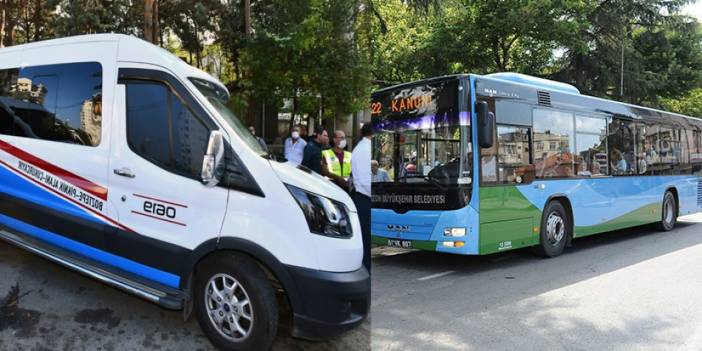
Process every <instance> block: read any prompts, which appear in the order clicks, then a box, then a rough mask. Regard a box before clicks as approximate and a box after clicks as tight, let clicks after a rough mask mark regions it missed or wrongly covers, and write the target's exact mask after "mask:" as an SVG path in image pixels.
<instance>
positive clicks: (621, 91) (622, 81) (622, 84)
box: [619, 36, 626, 97]
mask: <svg viewBox="0 0 702 351" xmlns="http://www.w3.org/2000/svg"><path fill="white" fill-rule="evenodd" d="M625 42H626V36H625V37H624V39H622V67H621V76H620V78H619V95H621V96H622V97H624V44H625Z"/></svg>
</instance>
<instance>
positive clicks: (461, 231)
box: [444, 227, 466, 237]
mask: <svg viewBox="0 0 702 351" xmlns="http://www.w3.org/2000/svg"><path fill="white" fill-rule="evenodd" d="M444 236H452V237H459V236H466V228H465V227H458V228H444Z"/></svg>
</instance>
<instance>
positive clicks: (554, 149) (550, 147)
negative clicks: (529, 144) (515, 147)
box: [534, 109, 575, 178]
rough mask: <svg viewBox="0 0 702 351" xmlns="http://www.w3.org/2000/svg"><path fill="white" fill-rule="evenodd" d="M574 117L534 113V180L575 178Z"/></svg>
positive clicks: (537, 111) (559, 113)
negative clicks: (535, 178)
mask: <svg viewBox="0 0 702 351" xmlns="http://www.w3.org/2000/svg"><path fill="white" fill-rule="evenodd" d="M573 137H574V128H573V114H572V113H569V112H563V111H556V110H546V109H535V110H534V164H535V167H536V177H537V178H568V177H574V176H575V172H574V169H573V166H574V162H573V156H574V152H573V151H574V149H575V148H574V146H575V145H574V144H575V143H574V142H573Z"/></svg>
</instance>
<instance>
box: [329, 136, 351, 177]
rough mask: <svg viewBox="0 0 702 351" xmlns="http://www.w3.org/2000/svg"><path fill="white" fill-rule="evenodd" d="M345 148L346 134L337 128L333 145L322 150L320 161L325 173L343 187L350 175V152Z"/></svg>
mask: <svg viewBox="0 0 702 351" xmlns="http://www.w3.org/2000/svg"><path fill="white" fill-rule="evenodd" d="M345 149H346V134H345V133H344V132H343V131H341V130H337V131H335V132H334V147H332V148H331V149H329V150H324V151H322V162H323V163H324V165H325V168H326V170H327V172H325V173H326V174H325V175H326V176H328V177H329V178H331V179H332V180H333V181H334V182H335V183H336V184H337V185H339V186H340V187H342V188H344V189H346V187H347V185H348V183H347V181H348V179H349V176H350V175H351V153H350V152H348V151H346V150H345Z"/></svg>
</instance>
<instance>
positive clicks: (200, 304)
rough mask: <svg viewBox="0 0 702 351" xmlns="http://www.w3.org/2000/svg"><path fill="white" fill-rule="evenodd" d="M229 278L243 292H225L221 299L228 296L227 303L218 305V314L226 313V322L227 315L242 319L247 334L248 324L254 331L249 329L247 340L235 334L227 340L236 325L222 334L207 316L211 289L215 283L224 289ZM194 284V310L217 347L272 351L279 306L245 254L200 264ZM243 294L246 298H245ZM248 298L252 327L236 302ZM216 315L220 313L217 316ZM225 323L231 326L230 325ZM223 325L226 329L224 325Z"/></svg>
mask: <svg viewBox="0 0 702 351" xmlns="http://www.w3.org/2000/svg"><path fill="white" fill-rule="evenodd" d="M227 277H229V278H233V279H235V280H236V281H237V283H238V285H240V290H237V289H236V288H235V289H234V290H233V292H234V294H231V295H227V292H226V290H225V289H224V288H222V290H223V291H224V292H223V293H222V295H226V296H225V303H221V304H219V306H220V307H221V309H219V310H220V312H222V313H223V315H222V314H221V315H220V316H223V317H224V318H225V319H226V318H227V313H230V314H229V318H236V316H237V315H239V319H237V321H240V322H241V326H240V327H242V328H243V329H244V330H246V329H248V328H245V327H246V325H247V324H248V326H249V327H250V328H251V329H248V333H247V336H246V337H242V334H241V333H236V334H234V337H233V338H232V337H231V336H232V335H229V338H228V337H227V336H225V334H226V333H228V332H229V330H233V329H235V328H234V324H231V325H230V326H231V327H232V328H231V329H230V328H229V327H223V328H224V329H223V332H220V330H219V329H218V327H217V326H216V325H215V321H214V319H213V318H212V317H210V315H209V314H208V310H209V309H210V307H208V305H207V302H206V301H208V300H209V299H208V298H207V297H206V295H207V293H208V291H207V290H208V286H209V285H211V284H212V283H213V282H214V284H215V285H214V286H215V287H218V286H220V287H221V286H222V284H224V283H222V282H223V281H224V280H226V279H228V278H227ZM195 280H196V282H195V292H194V293H195V294H194V295H195V296H194V298H195V300H194V307H195V312H196V315H197V320H198V323H199V324H200V327H201V328H202V330H203V331H204V332H205V334H206V335H207V337H208V338H209V340H210V341H211V342H212V344H213V345H214V346H216V347H217V348H218V349H220V350H233V351H244V350H247V351H248V350H269V349H270V348H271V345H272V344H273V340H274V339H275V336H276V333H277V331H278V302H277V300H276V297H275V291H274V290H273V286H272V285H271V284H270V282H269V281H268V279H267V278H266V275H265V274H264V272H263V271H262V270H261V268H260V267H259V266H258V265H257V264H256V262H254V261H253V260H252V259H251V258H249V257H247V256H246V255H242V254H236V253H226V254H215V255H214V256H212V257H210V258H207V259H205V260H204V261H203V262H202V263H200V264H198V268H197V271H196V275H195ZM231 283H232V281H231V280H229V281H228V283H227V284H229V285H230V286H231V285H233V284H231ZM218 290H219V289H218ZM242 290H243V292H244V294H242ZM232 295H237V298H236V299H234V298H232V297H231V296H232ZM212 296H216V295H212ZM246 296H247V297H248V300H249V302H250V304H249V309H248V312H249V316H251V317H252V319H253V322H252V323H247V319H246V318H245V317H244V316H243V315H241V313H242V312H241V311H242V308H241V306H240V305H237V304H236V300H239V301H244V300H245V297H246ZM211 303H212V304H213V306H217V304H216V303H215V301H214V300H211ZM230 303H231V304H230ZM226 306H229V307H228V308H227V307H226ZM225 309H226V311H225ZM243 310H244V311H246V308H245V307H244V308H243ZM215 311H216V310H215ZM243 313H244V314H246V313H245V312H243ZM215 314H217V313H216V312H215ZM220 318H222V317H220ZM232 321H233V320H232ZM224 323H227V324H228V323H229V322H224ZM224 323H223V325H225V324H224ZM236 339H241V340H236Z"/></svg>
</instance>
